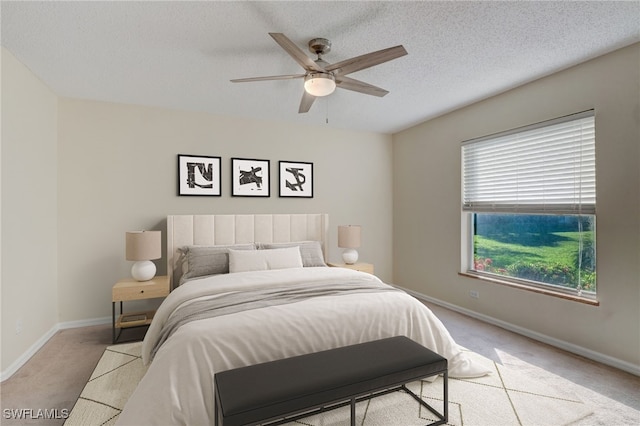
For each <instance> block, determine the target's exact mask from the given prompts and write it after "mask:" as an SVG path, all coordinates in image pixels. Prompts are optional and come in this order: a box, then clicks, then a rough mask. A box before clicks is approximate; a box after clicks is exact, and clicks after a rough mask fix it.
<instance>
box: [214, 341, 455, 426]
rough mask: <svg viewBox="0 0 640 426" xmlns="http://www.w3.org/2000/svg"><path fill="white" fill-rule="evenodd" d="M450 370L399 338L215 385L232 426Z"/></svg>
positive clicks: (280, 363) (262, 367) (237, 373)
mask: <svg viewBox="0 0 640 426" xmlns="http://www.w3.org/2000/svg"><path fill="white" fill-rule="evenodd" d="M446 369H447V360H446V359H445V358H443V357H441V356H440V355H438V354H436V353H434V352H432V351H430V350H429V349H427V348H425V347H424V346H422V345H420V344H418V343H416V342H414V341H413V340H411V339H409V338H407V337H404V336H398V337H391V338H387V339H381V340H376V341H372V342H367V343H361V344H357V345H352V346H346V347H342V348H336V349H331V350H327V351H322V352H316V353H311V354H307V355H301V356H296V357H293V358H286V359H282V360H277V361H272V362H267V363H262V364H256V365H252V366H248V367H242V368H237V369H234V370H228V371H224V372H221V373H218V374H216V376H215V380H216V386H217V388H216V391H217V392H218V391H219V394H218V395H219V398H220V406H221V408H222V413H223V416H224V419H225V425H227V424H245V423H251V422H255V421H259V420H264V419H266V418H272V417H276V416H279V415H283V414H289V413H294V412H296V411H300V410H303V409H306V408H312V407H317V406H320V405H323V404H325V403H327V402H330V401H338V400H341V399H342V400H344V399H347V398H350V397H353V396H358V395H364V394H367V393H370V392H371V391H374V390H380V389H384V388H390V387H393V386H397V385H400V384H405V383H408V382H410V381H413V380H417V379H420V378H425V377H429V376H433V375H435V374H438V373H442V372H443V371H445V370H446Z"/></svg>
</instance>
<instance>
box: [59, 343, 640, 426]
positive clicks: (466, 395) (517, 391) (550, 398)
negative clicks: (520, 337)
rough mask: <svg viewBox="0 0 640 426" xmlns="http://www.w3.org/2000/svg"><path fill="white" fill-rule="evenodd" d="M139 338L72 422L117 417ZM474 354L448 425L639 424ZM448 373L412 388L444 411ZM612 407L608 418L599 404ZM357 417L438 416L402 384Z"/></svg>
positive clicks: (132, 379) (452, 393)
mask: <svg viewBox="0 0 640 426" xmlns="http://www.w3.org/2000/svg"><path fill="white" fill-rule="evenodd" d="M140 346H141V344H140V343H139V342H138V343H130V344H120V345H114V346H110V347H108V348H107V349H106V350H105V352H104V354H103V355H102V358H101V359H100V361H99V362H98V365H97V366H96V369H95V370H94V372H93V374H92V375H91V377H90V379H89V381H88V382H87V384H86V385H85V387H84V389H83V391H82V393H81V395H80V397H79V399H78V401H77V403H76V405H75V407H74V408H73V410H72V412H71V414H70V416H69V418H68V420H67V421H66V423H65V425H67V426H76V425H82V426H90V425H111V424H114V423H115V422H116V420H117V418H118V416H119V414H120V412H121V410H122V409H123V407H124V404H125V403H126V401H127V398H128V397H129V395H130V394H131V393H132V392H133V390H134V389H135V387H136V385H137V383H138V382H139V380H140V379H141V378H142V376H143V375H144V373H145V371H146V368H145V367H144V366H143V365H142V361H141V358H140ZM468 355H469V356H470V357H472V358H474V359H476V360H477V361H478V362H480V363H482V364H483V365H484V366H486V367H487V368H489V369H490V370H491V374H489V375H488V376H485V377H481V378H477V379H464V380H459V379H453V378H450V379H449V421H448V423H447V424H448V425H452V426H453V425H455V426H472V425H478V426H481V425H487V426H496V425H536V426H537V425H594V424H607V425H633V424H638V421H639V420H640V413H639V412H638V411H637V410H634V409H631V408H628V407H626V406H624V405H622V404H617V406H615V407H611V406H606V404H611V403H613V401H602V402H601V403H602V405H596V404H594V403H593V401H584V400H582V399H581V398H580V397H579V396H578V395H579V392H576V386H577V385H575V384H573V383H571V382H568V381H567V380H565V379H563V378H561V377H557V376H556V377H553V375H550V374H549V373H548V372H546V371H544V370H542V369H540V368H537V367H534V366H531V367H530V368H528V369H525V370H521V369H514V368H510V367H505V366H503V365H500V364H498V363H496V362H494V361H492V360H490V359H488V358H485V357H483V356H481V355H478V354H476V353H474V352H470V351H469V352H468ZM442 380H443V379H442V377H439V378H438V379H437V380H436V381H435V382H433V383H430V382H426V381H419V382H413V383H410V384H409V385H408V387H409V388H410V389H411V390H412V391H413V392H414V393H416V394H417V395H419V396H420V397H421V398H423V399H424V400H425V401H426V402H427V403H428V404H430V405H431V406H432V407H434V408H435V409H436V410H438V411H440V412H442V408H443V399H442ZM596 410H597V411H599V413H600V414H602V413H603V412H607V413H608V418H607V419H606V423H601V416H596V415H595V411H596ZM349 413H350V412H349V407H343V408H339V409H336V410H332V411H327V412H324V413H321V414H317V415H314V416H310V417H307V418H304V419H301V420H298V421H296V422H291V423H288V424H287V425H288V426H295V425H308V426H329V425H334V426H338V425H348V424H349ZM356 417H357V420H356V424H358V425H362V426H395V425H397V426H411V425H424V424H426V423H430V422H433V421H435V420H436V419H435V417H434V416H433V414H431V413H430V412H429V411H428V410H426V409H424V408H423V407H422V406H421V405H420V404H418V403H417V402H416V401H415V400H414V399H413V398H411V396H409V395H408V394H406V393H404V392H401V391H398V392H394V393H391V394H388V395H385V396H380V397H376V398H374V399H371V400H368V401H362V402H360V403H358V404H357V406H356Z"/></svg>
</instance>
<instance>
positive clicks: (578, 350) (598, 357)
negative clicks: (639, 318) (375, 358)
mask: <svg viewBox="0 0 640 426" xmlns="http://www.w3.org/2000/svg"><path fill="white" fill-rule="evenodd" d="M397 287H398V288H401V289H402V290H404V291H406V292H407V293H409V294H411V295H412V296H414V297H415V298H416V299H419V300H423V301H426V302H430V303H433V304H434V305H438V306H442V307H444V308H447V309H450V310H452V311H455V312H459V313H461V314H464V315H467V316H469V317H472V318H475V319H478V320H480V321H484V322H486V323H489V324H493V325H495V326H498V327H500V328H504V329H506V330H509V331H513V332H514V333H518V334H521V335H523V336H527V337H529V338H531V339H534V340H537V341H539V342H543V343H546V344H548V345H551V346H555V347H556V348H560V349H563V350H565V351H567V352H571V353H574V354H577V355H580V356H583V357H585V358H588V359H591V360H593V361H597V362H600V363H602V364H605V365H609V366H611V367H615V368H618V369H620V370H623V371H626V372H627V373H631V374H633V375H636V376H640V365H636V364H633V363H630V362H627V361H624V360H621V359H618V358H614V357H612V356H609V355H605V354H603V353H600V352H596V351H593V350H591V349H587V348H584V347H582V346H578V345H574V344H573V343H569V342H566V341H564V340H560V339H556V338H555V337H551V336H547V335H546V334H542V333H538V332H536V331H533V330H529V329H527V328H524V327H520V326H518V325H514V324H511V323H508V322H506V321H502V320H499V319H496V318H493V317H490V316H488V315H484V314H481V313H478V312H475V311H472V310H469V309H466V308H462V307H460V306H457V305H453V304H451V303H448V302H445V301H442V300H439V299H436V298H433V297H430V296H427V295H424V294H422V293H419V292H416V291H413V290H409V289H406V288H404V287H400V286H397Z"/></svg>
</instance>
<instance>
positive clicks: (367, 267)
mask: <svg viewBox="0 0 640 426" xmlns="http://www.w3.org/2000/svg"><path fill="white" fill-rule="evenodd" d="M327 265H329V266H335V267H337V268H347V269H354V270H356V271H361V272H366V273H368V274H371V275H373V265H372V264H371V263H354V264H353V265H348V264H346V263H331V262H329V263H327Z"/></svg>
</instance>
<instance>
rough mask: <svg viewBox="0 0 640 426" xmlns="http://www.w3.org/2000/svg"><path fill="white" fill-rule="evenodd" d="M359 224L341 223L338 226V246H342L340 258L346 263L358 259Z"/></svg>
mask: <svg viewBox="0 0 640 426" xmlns="http://www.w3.org/2000/svg"><path fill="white" fill-rule="evenodd" d="M360 229H361V227H360V225H341V226H339V227H338V247H340V248H344V249H345V250H344V251H343V252H342V260H344V263H346V264H347V265H353V264H354V263H356V262H357V261H358V251H357V250H356V249H357V248H358V247H360Z"/></svg>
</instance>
